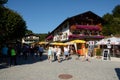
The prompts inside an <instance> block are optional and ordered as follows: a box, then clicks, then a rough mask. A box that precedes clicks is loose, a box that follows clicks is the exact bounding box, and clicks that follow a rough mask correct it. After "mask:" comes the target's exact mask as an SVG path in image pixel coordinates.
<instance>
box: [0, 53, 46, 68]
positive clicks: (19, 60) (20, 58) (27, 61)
mask: <svg viewBox="0 0 120 80" xmlns="http://www.w3.org/2000/svg"><path fill="white" fill-rule="evenodd" d="M47 58H48V57H47V55H46V54H43V55H42V57H41V58H40V56H39V55H37V56H34V58H33V57H32V56H28V57H27V59H24V58H23V56H17V65H25V64H33V63H36V62H41V61H44V60H47ZM13 66H14V65H13ZM9 67H10V59H8V64H6V63H3V62H0V69H4V68H9Z"/></svg>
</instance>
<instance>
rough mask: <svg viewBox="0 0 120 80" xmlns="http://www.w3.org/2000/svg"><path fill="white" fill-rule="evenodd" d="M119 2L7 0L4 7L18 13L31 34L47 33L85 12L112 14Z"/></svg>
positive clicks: (93, 0)
mask: <svg viewBox="0 0 120 80" xmlns="http://www.w3.org/2000/svg"><path fill="white" fill-rule="evenodd" d="M117 5H120V0H8V2H7V4H5V6H6V7H8V8H9V9H12V10H13V11H15V12H18V13H19V14H20V15H21V16H22V18H23V20H25V21H26V26H27V29H29V30H32V31H33V33H48V32H51V31H53V30H54V29H55V28H56V27H58V26H59V25H60V24H61V23H62V22H63V21H64V20H65V19H66V18H68V17H72V16H75V15H78V14H82V13H84V12H87V11H92V12H94V13H95V14H97V15H98V16H100V17H102V16H103V15H104V14H106V13H112V10H113V9H114V8H115V6H117Z"/></svg>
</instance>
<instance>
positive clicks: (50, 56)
mask: <svg viewBox="0 0 120 80" xmlns="http://www.w3.org/2000/svg"><path fill="white" fill-rule="evenodd" d="M48 60H49V63H51V62H52V47H49V48H48Z"/></svg>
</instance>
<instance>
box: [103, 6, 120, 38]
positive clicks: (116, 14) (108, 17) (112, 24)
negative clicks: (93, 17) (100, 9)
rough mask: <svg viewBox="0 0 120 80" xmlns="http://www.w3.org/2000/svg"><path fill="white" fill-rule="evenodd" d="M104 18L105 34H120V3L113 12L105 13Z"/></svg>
mask: <svg viewBox="0 0 120 80" xmlns="http://www.w3.org/2000/svg"><path fill="white" fill-rule="evenodd" d="M103 19H104V20H105V21H106V24H105V25H104V26H103V31H102V32H103V34H104V35H105V36H110V35H111V34H113V35H118V34H120V5H117V6H116V7H115V8H114V9H113V13H112V14H109V13H107V14H105V15H104V16H103Z"/></svg>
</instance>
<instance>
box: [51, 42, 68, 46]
mask: <svg viewBox="0 0 120 80" xmlns="http://www.w3.org/2000/svg"><path fill="white" fill-rule="evenodd" d="M50 44H51V45H58V46H62V45H66V44H65V43H62V42H53V43H50Z"/></svg>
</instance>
